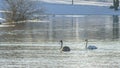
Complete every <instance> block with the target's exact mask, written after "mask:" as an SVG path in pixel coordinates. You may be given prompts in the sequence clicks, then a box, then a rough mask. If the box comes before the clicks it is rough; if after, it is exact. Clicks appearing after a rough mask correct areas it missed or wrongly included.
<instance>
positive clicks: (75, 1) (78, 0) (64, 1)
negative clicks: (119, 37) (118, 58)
mask: <svg viewBox="0 0 120 68" xmlns="http://www.w3.org/2000/svg"><path fill="white" fill-rule="evenodd" d="M41 1H43V2H47V3H55V4H72V0H52V1H51V0H41ZM73 4H75V5H96V6H110V5H112V3H111V2H96V1H81V0H73Z"/></svg>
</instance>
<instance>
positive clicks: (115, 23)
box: [113, 15, 119, 39]
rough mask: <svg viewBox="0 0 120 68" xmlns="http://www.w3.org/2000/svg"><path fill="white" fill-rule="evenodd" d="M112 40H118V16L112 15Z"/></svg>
mask: <svg viewBox="0 0 120 68" xmlns="http://www.w3.org/2000/svg"><path fill="white" fill-rule="evenodd" d="M113 39H119V16H118V15H113Z"/></svg>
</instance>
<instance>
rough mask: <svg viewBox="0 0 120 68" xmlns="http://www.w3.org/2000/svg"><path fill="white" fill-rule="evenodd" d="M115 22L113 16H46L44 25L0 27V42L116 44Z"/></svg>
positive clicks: (117, 26) (117, 22) (119, 35)
mask: <svg viewBox="0 0 120 68" xmlns="http://www.w3.org/2000/svg"><path fill="white" fill-rule="evenodd" d="M119 18H120V17H119V16H116V15H113V16H109V15H48V16H46V17H45V18H43V19H44V22H39V21H38V22H27V23H18V24H16V26H15V27H8V28H4V27H1V28H0V31H1V32H0V37H1V39H0V42H10V43H14V42H22V43H25V42H35V43H39V42H56V41H59V40H64V41H71V42H79V41H84V40H85V39H89V40H94V41H105V40H109V41H111V40H119V37H120V30H119V29H120V28H119V25H120V23H119ZM43 19H42V20H43ZM45 21H46V22H45Z"/></svg>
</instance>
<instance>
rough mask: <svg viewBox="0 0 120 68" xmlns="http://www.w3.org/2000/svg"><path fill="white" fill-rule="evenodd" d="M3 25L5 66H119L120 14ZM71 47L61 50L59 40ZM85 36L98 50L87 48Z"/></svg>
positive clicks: (1, 60) (1, 63) (0, 39)
mask: <svg viewBox="0 0 120 68" xmlns="http://www.w3.org/2000/svg"><path fill="white" fill-rule="evenodd" d="M44 20H47V22H27V23H19V24H16V26H15V27H8V28H6V27H5V28H4V27H0V43H1V44H0V67H1V68H119V67H120V58H119V57H120V43H119V37H120V34H119V33H120V30H119V29H120V28H119V25H120V23H119V16H116V15H115V16H107V15H77V16H76V15H74V16H72V17H71V15H55V16H54V15H53V16H52V15H51V16H46V17H45V18H44ZM61 39H62V40H63V41H64V45H65V46H69V47H70V48H71V51H70V52H62V53H61V52H60V50H59V49H60V43H59V40H61ZM85 39H89V43H88V44H89V45H95V46H97V47H98V49H97V50H86V49H85V41H84V40H85Z"/></svg>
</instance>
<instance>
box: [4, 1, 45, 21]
mask: <svg viewBox="0 0 120 68" xmlns="http://www.w3.org/2000/svg"><path fill="white" fill-rule="evenodd" d="M4 3H5V7H4V8H5V10H7V11H10V12H9V13H4V14H3V15H4V17H5V19H6V21H7V22H18V21H24V20H28V19H34V18H35V17H36V15H40V14H43V13H44V8H43V7H41V6H40V5H39V6H38V4H36V3H37V2H34V1H32V0H4Z"/></svg>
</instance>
